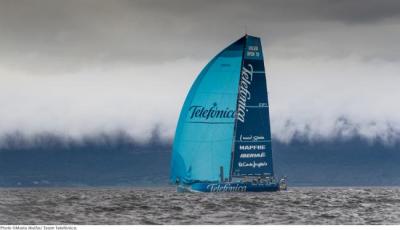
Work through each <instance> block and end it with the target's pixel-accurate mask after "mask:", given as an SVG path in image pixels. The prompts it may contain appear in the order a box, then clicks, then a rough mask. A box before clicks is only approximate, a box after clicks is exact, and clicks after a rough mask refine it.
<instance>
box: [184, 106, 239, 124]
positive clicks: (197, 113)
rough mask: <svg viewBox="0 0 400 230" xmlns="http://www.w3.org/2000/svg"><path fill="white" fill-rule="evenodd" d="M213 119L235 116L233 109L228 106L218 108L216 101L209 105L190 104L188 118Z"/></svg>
mask: <svg viewBox="0 0 400 230" xmlns="http://www.w3.org/2000/svg"><path fill="white" fill-rule="evenodd" d="M196 118H197V119H198V118H200V119H204V120H208V119H213V118H235V110H233V109H230V108H225V109H220V108H218V105H217V103H213V104H212V105H211V106H210V107H204V106H201V105H192V106H190V108H189V119H196Z"/></svg>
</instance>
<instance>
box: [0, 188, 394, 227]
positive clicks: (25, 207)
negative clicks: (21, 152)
mask: <svg viewBox="0 0 400 230" xmlns="http://www.w3.org/2000/svg"><path fill="white" fill-rule="evenodd" d="M0 224H400V188H353V189H350V188H330V189H326V188H292V189H290V190H289V191H284V192H275V193H220V194H216V193H210V194H204V193H202V194H182V193H176V192H175V191H174V190H173V189H170V188H168V189H165V188H164V189H160V188H158V189H154V188H152V189H133V188H132V189H128V188H123V189H121V188H115V189H98V188H94V189H76V188H74V189H72V188H71V189H0Z"/></svg>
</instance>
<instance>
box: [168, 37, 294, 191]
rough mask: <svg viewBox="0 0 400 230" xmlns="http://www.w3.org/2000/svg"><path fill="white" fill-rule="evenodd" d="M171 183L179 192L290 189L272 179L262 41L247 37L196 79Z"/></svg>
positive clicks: (182, 124) (176, 149)
mask: <svg viewBox="0 0 400 230" xmlns="http://www.w3.org/2000/svg"><path fill="white" fill-rule="evenodd" d="M170 181H171V182H172V183H174V184H176V186H177V191H178V192H266V191H278V190H285V189H286V187H287V185H286V181H285V178H283V179H281V180H279V181H278V180H277V179H276V178H275V177H274V171H273V162H272V147H271V130H270V121H269V104H268V94H267V84H266V78H265V69H264V60H263V52H262V48H261V40H260V38H258V37H254V36H250V35H247V34H246V35H245V36H243V37H242V38H240V39H239V40H237V41H235V42H234V43H232V44H231V45H230V46H228V47H227V48H225V49H224V50H222V51H221V52H220V53H219V54H218V55H217V56H215V57H214V58H213V59H212V60H211V61H210V62H209V63H208V64H207V65H206V66H205V68H204V69H203V70H202V71H201V72H200V74H199V75H198V77H197V79H196V80H195V82H194V83H193V85H192V87H191V89H190V91H189V93H188V95H187V97H186V100H185V102H184V104H183V107H182V110H181V113H180V117H179V121H178V125H177V128H176V132H175V139H174V143H173V152H172V160H171V176H170Z"/></svg>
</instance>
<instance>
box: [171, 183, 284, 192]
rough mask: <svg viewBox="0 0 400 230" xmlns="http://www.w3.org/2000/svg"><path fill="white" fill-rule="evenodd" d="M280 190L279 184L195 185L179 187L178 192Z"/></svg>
mask: <svg viewBox="0 0 400 230" xmlns="http://www.w3.org/2000/svg"><path fill="white" fill-rule="evenodd" d="M279 190H280V186H279V183H251V182H227V183H194V184H191V185H178V187H177V191H178V192H276V191H279Z"/></svg>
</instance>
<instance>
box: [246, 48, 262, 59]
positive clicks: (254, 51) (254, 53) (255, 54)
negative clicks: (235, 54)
mask: <svg viewBox="0 0 400 230" xmlns="http://www.w3.org/2000/svg"><path fill="white" fill-rule="evenodd" d="M247 56H248V57H259V56H260V52H259V50H258V46H249V47H248V48H247Z"/></svg>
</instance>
